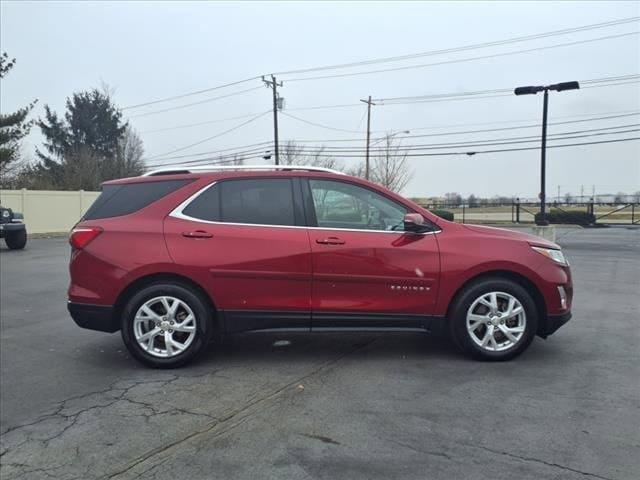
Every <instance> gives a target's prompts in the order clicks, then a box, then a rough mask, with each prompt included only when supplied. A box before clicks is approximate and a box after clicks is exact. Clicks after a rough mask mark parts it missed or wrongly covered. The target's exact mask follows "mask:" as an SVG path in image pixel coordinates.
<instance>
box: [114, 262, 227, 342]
mask: <svg viewBox="0 0 640 480" xmlns="http://www.w3.org/2000/svg"><path fill="white" fill-rule="evenodd" d="M161 282H170V283H178V284H182V285H184V286H186V287H188V288H191V289H193V290H195V291H196V292H198V293H199V294H200V295H201V296H202V298H203V299H205V301H206V302H207V304H208V306H209V308H210V309H211V312H212V314H213V315H212V319H213V323H214V325H213V327H214V335H219V334H220V333H221V332H222V325H221V318H220V315H218V308H217V307H216V304H215V302H214V301H213V299H212V298H211V295H209V294H208V293H207V291H206V290H205V289H204V287H202V285H200V284H199V283H198V282H196V281H194V280H193V279H191V278H189V277H186V276H184V275H180V274H178V273H172V272H164V273H153V274H149V275H144V276H141V277H139V278H136V279H135V280H134V281H132V282H131V283H129V284H128V285H127V286H126V287H125V288H124V289H123V290H122V291H121V292H120V294H119V295H118V298H117V299H116V302H115V304H114V310H113V315H114V317H115V318H119V317H120V316H121V315H122V312H123V310H124V308H125V305H126V304H127V302H128V301H129V299H130V298H131V297H132V296H133V295H135V293H136V292H138V291H139V290H141V289H142V288H145V287H147V286H149V285H153V284H155V283H161Z"/></svg>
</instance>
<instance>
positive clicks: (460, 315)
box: [449, 277, 538, 361]
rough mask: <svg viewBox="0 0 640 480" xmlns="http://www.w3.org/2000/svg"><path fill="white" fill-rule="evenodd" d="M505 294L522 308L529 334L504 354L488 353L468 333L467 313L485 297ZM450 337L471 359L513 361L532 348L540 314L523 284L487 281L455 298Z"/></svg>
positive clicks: (450, 321) (502, 279)
mask: <svg viewBox="0 0 640 480" xmlns="http://www.w3.org/2000/svg"><path fill="white" fill-rule="evenodd" d="M490 292H505V293H507V294H510V295H512V296H514V297H515V298H516V299H517V300H518V301H519V302H520V304H521V305H522V307H523V309H524V312H525V316H526V325H525V330H524V333H523V335H522V337H520V339H519V340H518V341H517V342H516V343H515V344H514V345H512V346H511V347H509V348H508V349H506V350H502V351H488V350H485V349H484V348H482V347H481V346H479V345H477V344H476V343H475V342H474V341H473V340H472V338H471V334H470V333H469V332H468V331H467V312H468V310H469V308H470V307H471V305H472V304H473V302H474V301H475V300H476V299H477V298H479V297H481V296H482V295H483V294H487V293H490ZM449 326H450V333H451V337H452V339H453V341H454V343H455V344H456V345H457V347H458V348H460V349H461V350H462V351H463V352H464V353H465V354H467V355H468V356H470V357H472V358H475V359H478V360H488V361H505V360H511V359H512V358H515V357H517V356H518V355H520V354H521V353H522V352H524V351H525V350H526V349H527V348H528V347H529V345H530V344H531V342H532V340H533V338H534V337H535V335H536V331H537V329H538V310H537V308H536V304H535V302H534V300H533V298H532V297H531V295H530V294H529V292H527V290H526V289H525V288H524V287H522V286H521V285H520V284H518V283H516V282H514V281H511V280H508V279H505V278H500V277H487V278H483V279H480V280H478V281H476V282H473V283H471V284H469V285H468V286H466V287H465V288H464V289H463V290H462V291H461V292H460V293H459V294H458V295H457V296H456V298H455V300H454V301H453V305H452V307H451V309H450V311H449Z"/></svg>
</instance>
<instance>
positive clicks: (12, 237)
mask: <svg viewBox="0 0 640 480" xmlns="http://www.w3.org/2000/svg"><path fill="white" fill-rule="evenodd" d="M6 235H7V236H6V237H5V239H4V241H5V243H6V244H7V247H9V248H10V249H11V250H22V249H23V248H24V247H25V245H26V244H27V231H26V230H18V231H15V232H11V233H7V234H6Z"/></svg>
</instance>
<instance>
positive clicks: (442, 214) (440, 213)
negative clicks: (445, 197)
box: [431, 210, 453, 222]
mask: <svg viewBox="0 0 640 480" xmlns="http://www.w3.org/2000/svg"><path fill="white" fill-rule="evenodd" d="M431 213H433V214H434V215H437V216H438V217H440V218H444V219H445V220H449V221H450V222H453V212H450V211H449V210H431Z"/></svg>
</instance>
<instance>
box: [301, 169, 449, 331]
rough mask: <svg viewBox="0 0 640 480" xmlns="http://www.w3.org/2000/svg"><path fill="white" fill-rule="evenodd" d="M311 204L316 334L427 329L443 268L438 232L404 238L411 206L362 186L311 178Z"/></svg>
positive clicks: (314, 324) (313, 325)
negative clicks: (346, 330) (341, 330)
mask: <svg viewBox="0 0 640 480" xmlns="http://www.w3.org/2000/svg"><path fill="white" fill-rule="evenodd" d="M306 199H307V203H312V204H313V208H312V212H311V216H314V214H315V222H314V220H313V219H312V222H314V223H315V226H312V227H311V228H309V234H310V241H311V249H312V252H313V288H312V312H313V313H312V328H313V329H314V330H315V329H318V330H321V329H324V328H359V327H366V328H371V327H376V326H379V327H380V328H400V329H401V328H425V325H426V324H425V319H426V317H428V315H429V314H431V313H432V312H433V309H434V307H435V302H436V296H437V287H438V277H439V270H440V260H439V253H438V245H437V241H436V239H435V234H434V233H433V232H427V233H423V234H416V233H409V232H404V231H403V219H404V215H405V213H407V212H408V210H407V208H406V207H404V206H403V205H401V204H399V203H397V202H396V201H394V200H392V199H390V198H388V197H386V196H384V195H382V194H380V193H378V192H376V191H374V190H372V189H369V188H365V187H363V186H360V185H357V184H355V183H350V182H347V181H336V180H321V179H318V180H316V179H309V180H308V190H307V191H306Z"/></svg>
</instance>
